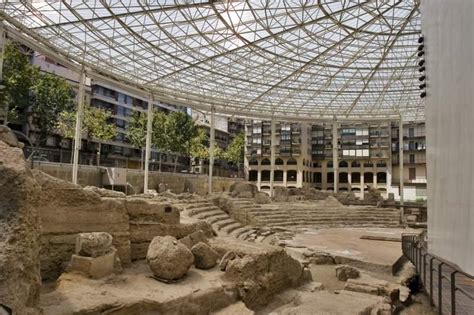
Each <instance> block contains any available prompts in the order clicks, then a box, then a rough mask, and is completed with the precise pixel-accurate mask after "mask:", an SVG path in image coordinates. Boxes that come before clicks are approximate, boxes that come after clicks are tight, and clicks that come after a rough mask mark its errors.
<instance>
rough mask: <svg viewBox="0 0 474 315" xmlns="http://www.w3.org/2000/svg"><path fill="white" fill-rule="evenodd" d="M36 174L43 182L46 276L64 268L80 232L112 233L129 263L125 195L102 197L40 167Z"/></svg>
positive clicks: (43, 264)
mask: <svg viewBox="0 0 474 315" xmlns="http://www.w3.org/2000/svg"><path fill="white" fill-rule="evenodd" d="M33 174H34V176H35V178H36V180H37V181H38V183H39V184H40V186H41V194H40V199H39V206H38V212H39V215H40V218H41V228H42V235H41V272H42V276H43V279H46V280H48V279H54V278H56V277H57V276H59V274H60V273H61V272H62V271H63V270H64V268H65V265H66V264H67V262H68V261H69V260H70V258H71V255H72V254H73V253H74V247H75V239H76V236H77V234H78V233H84V232H107V233H110V234H111V235H112V236H113V238H114V246H115V247H116V248H117V253H118V256H119V257H120V260H121V262H122V264H123V265H127V264H129V263H130V233H129V220H128V215H127V210H126V206H125V199H117V198H101V197H100V196H99V195H98V194H96V193H95V192H92V191H88V190H84V189H82V188H81V187H80V186H79V185H74V184H72V183H70V182H67V181H64V180H61V179H57V178H54V177H52V176H49V175H47V174H45V173H42V172H40V171H38V170H33Z"/></svg>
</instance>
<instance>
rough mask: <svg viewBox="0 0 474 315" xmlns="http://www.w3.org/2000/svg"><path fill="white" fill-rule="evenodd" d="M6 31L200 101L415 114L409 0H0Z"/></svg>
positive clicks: (415, 10)
mask: <svg viewBox="0 0 474 315" xmlns="http://www.w3.org/2000/svg"><path fill="white" fill-rule="evenodd" d="M0 18H1V19H3V20H4V21H5V22H4V26H5V28H6V30H7V33H8V34H9V36H10V37H16V38H17V39H19V40H21V41H23V42H25V43H30V44H32V45H34V46H35V47H34V48H35V49H38V50H40V51H41V52H43V53H46V54H48V55H50V56H53V57H55V58H57V60H58V61H60V62H64V63H66V64H67V65H68V66H70V67H73V68H74V67H75V68H76V69H80V68H81V67H82V66H84V67H85V68H86V70H87V73H88V75H90V76H94V75H95V76H100V77H101V78H108V79H110V80H112V81H114V82H116V83H117V84H121V85H122V86H124V87H126V88H130V89H135V90H138V91H142V92H143V93H146V95H149V94H153V97H154V98H155V99H160V100H162V101H165V102H170V103H175V104H181V105H185V106H189V107H194V108H197V109H201V110H205V111H208V112H210V111H211V108H214V109H215V112H216V113H219V114H229V115H238V116H243V117H259V118H271V117H273V118H274V119H281V120H308V119H311V120H323V119H333V118H334V117H338V119H355V120H357V119H361V118H368V117H371V118H373V119H375V118H384V117H385V118H388V117H394V116H395V117H399V115H400V114H401V115H403V116H404V120H416V119H423V115H424V114H423V113H424V110H423V102H422V101H421V99H420V96H419V93H420V92H419V89H418V84H417V83H418V77H419V72H418V67H417V47H418V42H417V40H418V37H419V36H420V28H421V27H420V13H419V0H404V1H394V0H385V1H382V0H372V1H361V0H358V1H355V0H353V1H349V0H341V1H332V0H314V1H302V0H300V1H296V0H295V1H264V0H259V1H251V0H248V1H198V0H194V1H192V0H187V1H183V0H173V1H170V0H159V1H158V0H147V1H145V0H141V1H136V0H100V1H99V0H89V1H78V0H64V1H39V0H33V1H5V0H4V1H3V3H2V4H0Z"/></svg>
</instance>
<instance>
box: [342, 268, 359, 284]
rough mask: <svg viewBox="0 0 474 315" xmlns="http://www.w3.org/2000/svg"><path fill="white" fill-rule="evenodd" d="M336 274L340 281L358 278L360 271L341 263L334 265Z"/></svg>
mask: <svg viewBox="0 0 474 315" xmlns="http://www.w3.org/2000/svg"><path fill="white" fill-rule="evenodd" d="M336 276H337V278H338V279H339V280H341V281H347V279H356V278H359V277H360V272H359V270H358V269H357V268H354V267H351V266H348V265H341V266H337V267H336Z"/></svg>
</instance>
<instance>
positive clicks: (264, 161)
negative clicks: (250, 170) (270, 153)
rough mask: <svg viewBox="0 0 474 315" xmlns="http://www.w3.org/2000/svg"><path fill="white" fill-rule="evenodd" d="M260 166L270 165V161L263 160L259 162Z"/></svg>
mask: <svg viewBox="0 0 474 315" xmlns="http://www.w3.org/2000/svg"><path fill="white" fill-rule="evenodd" d="M260 165H270V160H269V159H266V158H265V159H263V160H262V162H260Z"/></svg>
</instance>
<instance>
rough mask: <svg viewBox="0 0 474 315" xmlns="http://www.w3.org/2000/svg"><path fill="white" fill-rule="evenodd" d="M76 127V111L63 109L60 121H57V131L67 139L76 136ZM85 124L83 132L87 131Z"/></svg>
mask: <svg viewBox="0 0 474 315" xmlns="http://www.w3.org/2000/svg"><path fill="white" fill-rule="evenodd" d="M75 127H76V112H73V111H63V112H61V113H60V114H59V118H58V121H57V123H56V131H57V132H58V133H59V135H61V137H63V138H66V139H73V138H74V129H75ZM85 131H86V130H85V128H84V125H82V132H85Z"/></svg>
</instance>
